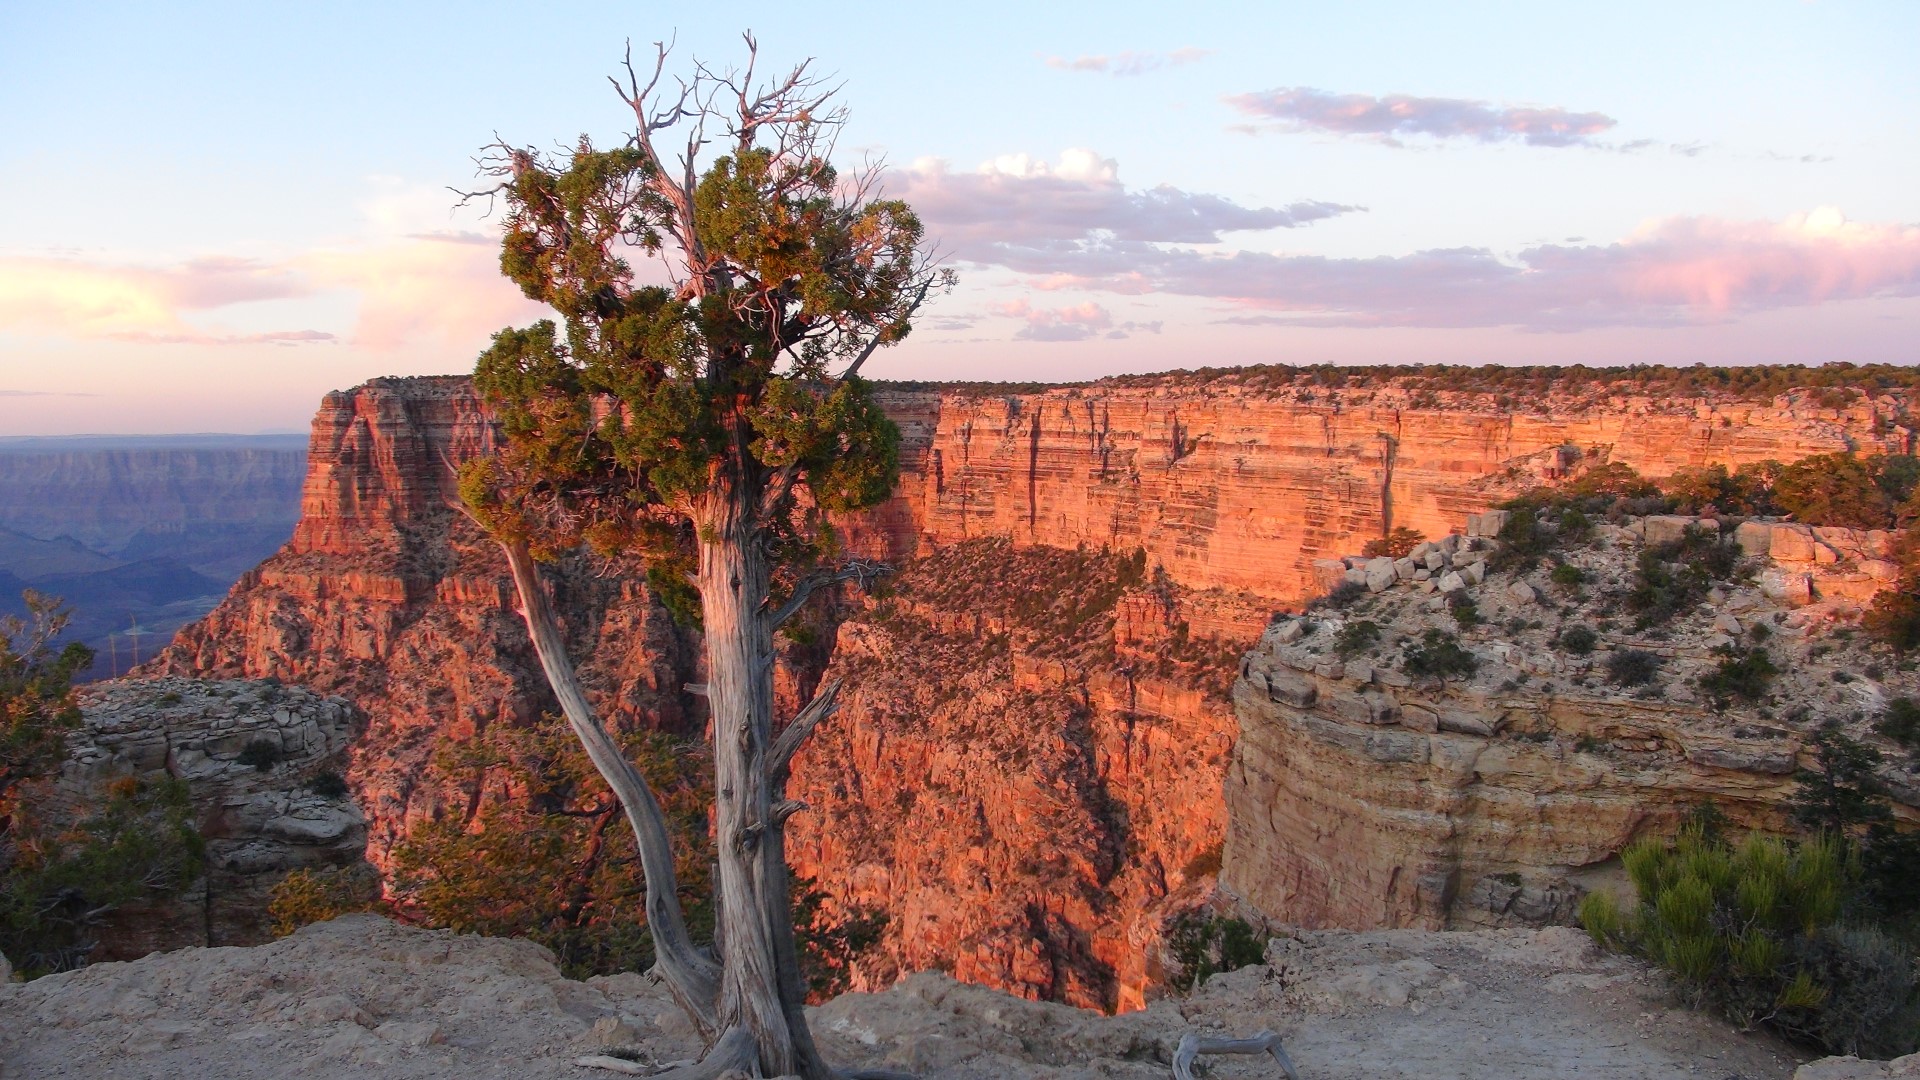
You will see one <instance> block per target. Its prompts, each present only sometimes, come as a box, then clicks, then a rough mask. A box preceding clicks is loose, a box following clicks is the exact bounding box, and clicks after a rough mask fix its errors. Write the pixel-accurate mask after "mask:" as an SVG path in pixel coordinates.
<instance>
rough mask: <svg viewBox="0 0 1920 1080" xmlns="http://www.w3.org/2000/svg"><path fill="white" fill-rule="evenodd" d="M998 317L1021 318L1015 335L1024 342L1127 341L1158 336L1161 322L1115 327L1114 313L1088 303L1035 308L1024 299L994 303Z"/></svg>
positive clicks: (1121, 324)
mask: <svg viewBox="0 0 1920 1080" xmlns="http://www.w3.org/2000/svg"><path fill="white" fill-rule="evenodd" d="M992 310H993V312H994V313H995V314H998V315H1005V316H1008V317H1010V318H1015V319H1020V320H1021V321H1023V322H1024V323H1025V324H1026V325H1025V326H1022V327H1021V328H1020V330H1019V331H1018V332H1016V333H1015V334H1014V335H1013V336H1014V337H1015V338H1016V339H1018V340H1021V341H1085V340H1086V339H1088V338H1091V337H1108V338H1124V337H1128V336H1130V335H1131V334H1132V333H1133V332H1135V331H1145V332H1147V333H1152V334H1157V333H1159V332H1160V325H1161V324H1160V323H1158V322H1152V323H1139V322H1124V323H1119V324H1117V325H1116V324H1115V323H1114V321H1113V314H1112V313H1111V312H1109V311H1108V310H1107V309H1106V308H1104V307H1102V306H1100V305H1099V304H1096V303H1094V302H1093V301H1091V300H1089V301H1087V302H1086V303H1084V304H1074V305H1071V306H1069V307H1057V308H1036V307H1034V306H1033V304H1032V303H1031V302H1030V301H1028V300H1027V299H1026V298H1025V297H1022V298H1021V299H1018V300H1009V301H1007V302H1005V303H1000V304H995V305H993V307H992Z"/></svg>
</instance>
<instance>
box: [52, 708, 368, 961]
mask: <svg viewBox="0 0 1920 1080" xmlns="http://www.w3.org/2000/svg"><path fill="white" fill-rule="evenodd" d="M80 704H81V713H82V716H83V718H84V722H83V724H82V725H81V727H80V729H79V730H78V731H77V732H76V733H75V734H74V736H73V737H72V738H71V739H70V741H69V753H68V761H67V764H66V766H65V767H64V769H63V770H62V771H61V773H60V776H59V778H58V779H57V780H56V781H55V782H54V784H53V786H52V790H51V791H50V792H49V793H47V794H46V795H44V796H43V797H39V798H36V799H35V800H34V812H35V814H36V816H40V817H42V818H43V819H44V820H47V821H49V822H52V823H56V824H57V823H60V822H66V821H74V820H78V819H79V818H81V817H83V816H84V815H85V814H86V813H87V812H89V811H90V810H91V809H92V808H93V807H96V806H98V805H99V804H100V803H101V802H104V801H105V797H106V787H107V785H108V784H110V783H112V782H113V781H115V780H118V779H121V778H124V777H158V776H174V777H178V778H180V779H182V780H184V781H186V783H187V787H188V791H189V792H190V794H191V796H192V798H193V805H194V809H195V819H196V820H195V825H196V827H197V828H198V829H199V830H200V834H201V835H202V836H203V837H204V838H205V839H206V842H207V854H206V869H205V872H204V874H203V875H202V877H201V878H200V880H199V881H197V882H195V883H194V884H193V885H191V886H189V887H188V888H187V889H186V890H185V891H184V892H182V893H180V894H178V895H175V896H172V897H169V898H167V899H165V900H162V901H157V902H153V903H144V904H140V905H138V906H129V907H125V908H122V909H121V910H119V911H116V912H114V913H112V914H111V915H109V916H108V917H107V920H106V922H105V924H104V925H103V926H102V927H101V928H100V932H99V935H98V938H99V946H98V947H97V948H96V949H95V950H94V952H93V953H92V954H91V956H90V957H89V959H90V960H92V961H94V962H98V961H102V960H127V959H132V958H134V957H137V956H144V955H146V954H147V953H150V952H154V951H158V950H162V949H177V948H181V947H183V946H187V945H253V944H258V943H260V942H263V941H267V940H270V939H271V938H272V933H271V932H270V927H269V922H268V918H267V914H266V909H267V901H268V899H269V896H270V894H271V893H272V891H273V887H274V885H276V884H278V883H279V881H280V879H281V878H283V877H285V876H286V875H287V873H288V872H289V871H292V870H296V869H300V868H303V867H306V868H317V867H324V866H346V865H351V864H354V863H358V862H359V861H360V857H361V852H362V851H363V850H364V848H365V847H366V839H367V828H366V821H365V819H364V818H363V817H362V816H361V814H360V811H359V809H358V808H357V807H356V806H354V804H353V802H352V800H351V799H348V798H345V797H344V796H327V795H322V794H317V793H315V792H314V791H312V790H311V789H310V786H309V785H311V784H312V782H313V781H314V779H315V778H316V777H318V776H319V775H320V774H321V773H323V772H328V771H333V770H338V769H341V768H343V767H344V766H345V764H346V753H347V747H348V745H349V744H350V743H351V742H352V740H353V736H354V735H355V734H356V729H357V727H358V722H359V720H360V719H361V717H360V715H359V712H358V710H356V709H354V707H353V706H352V705H351V704H349V703H348V702H346V701H343V700H341V699H339V698H322V697H320V696H319V695H317V694H313V693H309V692H308V691H305V690H301V689H297V688H294V687H287V686H281V685H278V684H276V683H271V682H243V681H229V682H202V681H197V680H192V679H140V680H134V679H124V680H117V681H113V682H104V683H95V684H93V685H91V686H88V687H86V688H85V689H84V690H82V691H81V692H80ZM255 743H264V744H266V745H268V746H270V747H272V748H273V750H274V753H275V754H276V755H278V759H277V760H276V761H275V762H274V763H273V764H272V765H271V766H270V767H268V768H266V769H260V768H256V767H255V766H253V765H250V764H246V763H243V762H241V761H239V760H238V759H239V758H240V755H241V753H242V752H243V751H245V750H246V748H247V747H248V746H249V745H251V744H255Z"/></svg>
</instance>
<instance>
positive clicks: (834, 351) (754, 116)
mask: <svg viewBox="0 0 1920 1080" xmlns="http://www.w3.org/2000/svg"><path fill="white" fill-rule="evenodd" d="M656 51H657V55H656V58H655V62H654V64H653V65H652V73H651V76H650V77H647V78H646V81H644V82H643V81H642V78H643V76H642V75H641V74H640V73H639V72H636V71H635V69H634V66H633V62H632V57H631V53H629V56H628V60H627V63H626V65H625V74H624V78H616V79H614V80H613V82H614V86H615V89H616V90H617V91H618V92H619V95H620V98H621V100H622V101H623V102H624V103H625V105H626V107H627V108H628V109H629V110H630V111H631V113H632V117H633V124H634V129H633V134H632V135H631V137H630V138H629V139H628V140H627V141H626V142H625V144H624V145H621V146H618V147H615V148H611V149H598V148H596V147H595V146H594V145H593V144H592V143H591V142H590V141H589V140H588V139H587V138H586V137H584V136H583V137H582V138H581V139H580V140H579V141H578V143H577V144H576V145H575V146H574V148H573V149H572V150H571V151H570V152H569V153H567V154H564V155H561V156H558V157H549V156H548V155H544V154H542V153H540V152H537V151H534V150H529V149H522V148H518V147H513V146H509V145H506V144H504V143H502V144H496V145H495V146H493V147H491V148H490V149H489V150H488V151H487V155H486V156H485V157H483V159H482V162H483V168H484V169H485V170H486V171H487V172H488V174H489V175H491V176H494V177H497V178H498V180H499V183H498V184H497V186H495V187H494V188H492V189H491V190H489V191H486V192H480V193H476V194H477V195H481V196H493V197H497V198H500V199H503V200H504V202H505V205H506V218H505V225H506V236H505V240H504V242H503V246H502V250H501V256H500V265H501V269H502V271H503V272H504V273H505V274H506V275H507V276H508V277H509V278H511V279H513V281H514V282H516V283H517V284H519V286H520V287H521V289H522V290H523V291H524V292H525V293H526V294H527V296H529V297H531V298H533V299H535V300H538V301H541V302H543V303H545V304H547V305H549V306H550V307H552V308H553V309H554V310H555V311H557V312H558V313H559V315H560V320H559V322H558V323H556V322H555V321H553V320H542V321H540V322H538V323H535V324H534V325H533V326H531V327H527V328H525V329H509V330H503V331H501V332H500V333H499V334H497V335H495V337H494V342H493V345H492V347H491V348H489V349H488V350H487V351H486V352H485V353H484V354H482V356H481V357H480V360H479V364H478V366H477V368H476V370H475V375H474V382H475V385H476V386H477V387H478V388H479V389H480V391H481V393H482V394H483V395H484V396H485V398H486V400H487V401H488V403H489V404H490V405H491V406H492V407H493V408H495V409H496V410H497V411H498V413H499V416H500V420H501V425H502V429H503V432H504V435H505V439H504V443H503V445H502V446H501V447H500V448H499V450H498V452H497V454H496V455H495V456H493V457H492V458H489V459H485V460H483V461H479V462H475V463H473V464H472V465H471V466H470V467H469V468H468V469H466V470H465V472H464V474H463V476H462V478H461V494H462V497H463V499H464V500H465V501H466V503H467V505H468V507H469V508H470V511H471V512H472V514H473V515H474V517H475V519H476V520H478V521H479V522H480V523H481V524H482V526H483V527H485V528H486V529H487V530H488V531H489V532H490V533H491V534H492V535H493V536H494V537H495V538H496V539H497V540H498V541H499V542H500V544H501V546H502V548H503V549H504V550H505V551H506V554H507V559H508V563H509V565H510V567H511V569H512V572H513V578H514V583H515V585H516V587H517V589H518V592H519V596H520V602H521V607H522V609H523V613H524V615H525V618H526V622H527V627H528V631H529V633H530V634H531V636H532V639H533V643H534V648H535V650H536V651H537V653H538V655H539V658H540V661H541V664H542V667H543V668H544V670H545V672H546V675H547V678H548V680H549V682H550V683H551V684H552V686H553V690H554V694H555V696H556V697H557V698H558V700H559V701H560V703H561V706H562V708H563V711H564V712H565V714H566V716H567V719H568V721H569V723H570V725H571V726H572V728H573V730H574V733H575V734H576V735H577V736H578V737H579V738H580V740H581V742H582V743H583V744H584V746H585V747H586V750H587V752H588V754H589V756H590V757H591V758H592V760H593V763H594V766H595V767H596V768H597V769H598V770H599V771H600V773H601V774H602V775H603V776H604V777H605V778H606V780H607V783H608V785H609V786H610V787H611V788H612V789H613V790H614V791H615V793H616V794H618V796H619V797H620V801H621V803H622V805H623V808H624V810H625V812H626V815H627V817H628V820H629V822H630V824H631V826H632V828H633V830H634V833H635V835H636V837H637V839H638V841H639V848H640V855H641V862H642V866H643V870H644V873H645V876H646V884H647V903H646V912H647V921H648V924H649V927H650V929H651V931H652V934H653V937H654V942H655V950H656V956H657V964H656V966H657V970H658V971H659V972H660V973H661V975H662V976H663V977H664V978H665V981H666V982H667V984H668V986H669V987H670V988H671V989H672V991H673V993H674V995H675V997H676V998H677V999H678V1001H679V1003H680V1005H681V1006H682V1007H683V1008H684V1009H685V1010H686V1011H687V1013H688V1014H689V1015H690V1016H691V1017H692V1018H693V1020H694V1022H695V1024H696V1025H697V1026H698V1027H699V1028H700V1029H701V1030H702V1031H703V1032H704V1033H705V1035H706V1037H707V1039H708V1040H709V1049H708V1051H707V1053H706V1055H705V1056H704V1058H703V1060H702V1061H701V1062H700V1063H699V1064H698V1065H695V1066H691V1067H688V1068H685V1069H682V1070H677V1071H675V1072H673V1073H671V1074H669V1075H671V1076H674V1077H678V1078H692V1077H713V1076H718V1075H721V1074H723V1073H726V1072H727V1071H729V1070H733V1069H739V1070H745V1071H747V1072H749V1073H752V1074H755V1075H764V1076H779V1075H784V1074H799V1075H801V1076H804V1077H807V1078H808V1080H827V1078H829V1077H832V1076H834V1075H835V1074H834V1073H833V1071H832V1070H831V1069H829V1068H828V1066H827V1065H826V1063H825V1062H824V1061H822V1059H821V1057H820V1055H819V1053H818V1051H817V1050H816V1049H815V1047H814V1044H813V1040H812V1038H811V1036H810V1034H809V1033H808V1030H807V1025H806V1020H805V1016H804V1013H803V1012H802V1003H803V1001H804V999H805V996H806V991H807V988H806V985H805V982H804V980H803V979H802V977H801V972H800V967H799V964H798V962H797V950H796V948H795V942H794V934H793V923H792V915H791V910H790V902H789V881H788V872H787V863H786V850H785V839H784V825H785V822H786V820H787V819H788V818H789V817H790V816H791V815H792V814H793V813H795V812H796V811H798V810H800V809H802V807H801V805H800V804H798V803H795V802H791V801H788V800H787V799H786V798H785V791H784V789H785V785H786V778H787V770H788V766H789V763H790V761H791V759H792V757H793V755H794V752H795V751H796V750H797V749H798V748H799V746H800V743H801V741H802V740H803V739H805V737H806V735H807V733H808V732H809V731H811V730H812V729H813V727H814V726H815V725H816V724H818V723H819V722H821V721H822V720H824V719H825V718H826V717H827V716H828V715H829V714H830V713H831V712H832V711H833V708H834V695H835V691H836V689H837V687H836V686H835V685H831V684H830V685H828V686H827V687H825V688H823V689H822V690H821V692H820V693H819V694H818V695H816V696H815V698H814V699H813V700H812V701H811V702H810V703H809V704H807V705H806V706H805V707H804V708H803V709H801V710H800V712H799V714H798V715H796V716H795V717H793V718H791V719H790V720H789V721H788V723H787V724H786V725H785V726H784V728H776V726H775V717H774V715H773V713H774V708H773V686H772V676H773V667H774V660H775V653H774V640H773V636H774V632H775V631H776V630H777V629H778V628H779V627H780V626H781V624H782V623H784V622H786V621H787V620H788V619H790V618H791V617H792V616H793V615H794V614H795V613H797V612H798V611H799V610H800V608H801V607H802V605H804V604H805V603H806V601H807V598H808V596H809V595H810V594H812V593H813V592H815V591H816V590H818V589H820V588H822V587H825V586H829V585H831V584H832V583H835V582H839V581H847V580H854V579H864V578H865V577H866V576H867V575H869V574H870V573H872V571H873V569H874V568H873V567H871V566H870V565H869V564H863V563H860V562H859V561H857V560H847V559H843V558H841V557H840V552H839V551H838V550H837V547H836V544H835V538H834V533H833V530H832V528H831V526H830V524H829V522H828V520H827V515H828V514H831V513H835V512H843V511H848V510H854V509H858V508H860V507H865V506H871V505H873V504H875V503H877V502H879V501H881V500H882V499H884V498H885V497H886V496H887V494H888V493H889V491H890V490H891V489H892V487H893V484H894V482H895V479H896V476H897V471H898V445H899V433H898V431H897V430H896V429H895V428H894V426H893V424H892V422H891V421H889V420H888V419H887V418H886V416H885V415H884V414H883V413H882V412H881V411H880V409H879V407H878V405H877V404H876V403H875V402H874V400H873V397H872V395H871V393H870V392H869V389H868V386H867V384H866V383H865V382H863V381H862V380H861V378H860V369H861V367H862V365H863V364H864V363H865V362H866V361H867V359H868V358H869V357H870V356H872V355H873V353H874V352H875V351H876V350H877V349H880V348H884V347H886V346H889V345H893V344H896V343H898V342H899V341H901V340H902V339H903V338H905V337H906V336H907V333H908V331H909V329H910V327H911V323H910V319H911V317H912V316H913V314H914V313H915V312H916V311H917V310H918V309H919V307H920V306H921V304H922V303H924V302H925V300H926V299H927V297H928V296H929V295H930V294H931V293H933V292H934V291H936V290H940V289H944V288H945V287H946V286H947V285H949V284H950V282H951V275H950V273H949V272H948V271H944V270H941V269H939V268H938V267H937V266H935V265H934V260H933V259H932V258H931V257H930V254H929V252H928V250H927V248H926V247H925V245H924V243H923V237H922V229H921V225H920V221H919V219H918V218H917V217H915V216H914V214H913V212H912V210H911V209H910V208H908V207H907V205H906V204H905V203H902V202H899V201H895V200H889V199H884V198H880V197H878V191H877V186H876V185H877V180H878V172H877V171H876V170H873V169H869V170H866V171H864V172H863V173H861V174H860V175H857V176H852V177H845V176H842V175H840V174H839V173H838V172H837V171H836V170H835V169H834V167H833V165H832V164H831V163H830V162H829V158H830V156H831V154H832V151H833V146H834V138H835V136H836V134H837V133H838V131H839V129H840V125H841V124H842V122H843V120H844V118H845V113H844V109H843V108H842V107H841V106H839V105H838V104H836V103H835V101H834V91H833V90H832V89H829V88H827V87H825V86H824V84H823V83H822V82H821V81H820V80H819V79H818V78H817V77H815V76H814V75H812V74H811V73H810V70H809V65H808V64H806V63H803V64H801V65H799V66H797V67H795V68H794V69H792V70H791V71H789V72H788V73H786V74H785V75H784V76H782V77H780V78H776V79H773V80H771V81H769V82H759V81H757V79H756V74H755V68H754V59H755V56H756V53H757V49H756V46H755V43H754V41H753V38H752V36H751V35H749V36H748V37H747V53H748V61H747V64H746V67H745V69H744V70H740V71H725V72H721V71H716V70H715V69H712V68H709V67H707V66H705V65H702V64H698V63H696V64H695V65H694V66H693V69H692V71H691V73H690V74H689V75H688V76H687V77H685V78H684V79H679V80H675V81H674V82H673V84H672V86H671V88H667V87H664V86H663V84H662V76H663V73H664V72H665V68H666V60H667V52H668V50H667V49H666V48H665V47H663V46H656ZM668 138H672V139H675V140H682V139H683V140H684V142H681V143H680V144H679V145H678V146H675V147H673V148H671V156H669V154H668V153H663V152H662V149H661V147H662V145H664V143H665V141H666V140H667V139H668ZM629 258H645V259H648V260H651V261H652V262H653V264H654V265H655V266H657V267H658V269H659V271H660V272H659V273H658V274H657V275H656V276H652V277H647V278H644V279H643V278H642V276H641V275H637V274H636V272H635V270H634V267H633V266H632V264H631V263H630V262H629V261H628V260H629ZM661 279H664V282H663V283H660V284H648V283H643V282H644V281H661ZM581 544H587V545H590V546H592V547H593V548H595V549H598V550H600V551H627V552H636V551H637V552H640V553H642V554H644V555H645V556H646V557H647V558H648V559H649V561H650V564H651V566H652V572H651V573H650V575H649V576H650V579H651V580H653V581H654V582H655V583H656V584H657V585H659V586H662V587H664V588H666V589H668V590H670V591H678V592H680V594H681V596H680V599H681V600H682V601H685V602H688V604H689V606H690V602H691V601H692V599H693V597H692V596H689V595H687V593H686V591H687V590H689V589H690V590H692V592H694V593H697V594H698V610H699V613H700V619H701V622H702V627H703V630H704V633H705V641H706V653H707V672H708V675H707V686H706V694H707V698H708V701H709V703H710V705H711V707H712V715H713V740H714V747H713V749H714V775H715V783H714V790H715V799H714V819H713V823H712V824H713V828H714V840H715V846H716V852H717V862H718V873H717V875H716V882H717V883H716V889H717V897H716V899H717V906H718V909H719V910H718V915H717V924H718V925H717V932H716V942H715V946H714V950H713V952H712V953H709V951H708V950H705V949H702V948H700V947H698V946H697V945H696V944H695V943H694V942H693V941H692V940H691V938H690V936H689V934H688V932H687V926H686V920H685V918H684V916H683V913H682V911H681V909H680V904H679V901H678V899H677V897H676V895H675V893H676V882H675V875H674V869H673V852H672V845H671V840H670V837H669V835H668V831H667V827H666V823H665V820H664V818H663V816H662V813H661V810H660V807H659V803H658V800H657V799H656V798H655V797H654V794H653V792H652V791H651V790H649V788H648V787H647V783H646V780H645V779H644V778H643V777H642V776H641V774H640V773H639V772H638V771H637V770H636V769H635V768H634V767H633V765H632V764H631V763H629V762H628V761H627V760H626V759H625V758H624V757H623V756H622V755H621V753H620V752H619V750H618V748H617V746H616V744H615V743H614V741H613V740H612V738H611V737H610V736H609V734H608V732H607V731H606V729H605V728H604V727H603V726H602V724H601V723H600V721H599V720H598V719H597V718H596V717H595V716H594V714H593V711H592V709H591V707H590V706H589V704H588V702H587V698H586V695H585V694H584V692H583V691H582V688H581V685H580V682H579V680H578V679H577V677H576V675H575V672H574V670H573V667H572V664H571V662H570V661H569V659H568V657H567V654H566V649H565V645H564V642H563V641H562V638H561V636H560V632H559V629H558V626H557V624H556V621H555V618H554V615H553V612H552V609H551V608H550V606H549V603H548V600H547V596H546V593H545V591H544V589H543V587H542V584H541V578H540V571H539V568H538V565H537V563H538V561H539V560H540V559H541V558H543V557H548V556H553V555H557V554H558V553H560V552H562V551H565V550H569V549H571V548H574V547H576V546H579V545H581ZM669 599H672V597H669Z"/></svg>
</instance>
